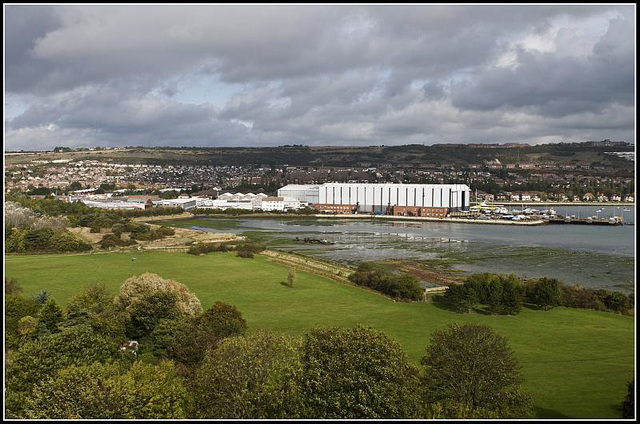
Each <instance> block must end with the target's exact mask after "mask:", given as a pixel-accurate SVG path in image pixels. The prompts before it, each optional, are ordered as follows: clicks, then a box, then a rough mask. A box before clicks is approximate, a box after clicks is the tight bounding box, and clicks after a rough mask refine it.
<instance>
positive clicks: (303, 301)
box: [5, 252, 634, 418]
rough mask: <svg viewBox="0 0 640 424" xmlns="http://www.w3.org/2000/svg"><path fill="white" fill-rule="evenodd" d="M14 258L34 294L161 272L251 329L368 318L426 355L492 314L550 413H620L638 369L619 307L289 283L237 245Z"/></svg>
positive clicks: (490, 320)
mask: <svg viewBox="0 0 640 424" xmlns="http://www.w3.org/2000/svg"><path fill="white" fill-rule="evenodd" d="M132 257H136V261H132V260H131V258H132ZM5 267H6V274H5V275H6V276H7V277H8V278H16V279H17V280H18V283H19V284H20V285H21V286H22V287H23V288H24V292H25V294H28V295H31V294H35V293H37V292H39V291H40V290H43V289H45V290H48V291H49V292H51V293H52V295H53V296H54V297H55V298H56V300H58V302H60V303H61V304H64V303H65V302H66V301H67V299H68V298H69V297H70V296H72V295H73V294H75V293H76V292H78V291H79V290H80V289H81V288H82V287H84V286H86V285H88V284H90V283H103V284H105V285H106V286H107V287H108V288H109V289H111V290H113V292H114V293H115V292H116V291H117V290H118V288H119V286H120V285H121V284H122V283H123V282H124V280H125V279H126V278H128V277H130V276H132V275H139V274H141V273H143V272H154V273H157V274H159V275H161V276H163V277H165V278H172V279H175V280H177V281H179V282H181V283H184V284H186V285H187V286H188V287H189V288H190V289H191V290H192V291H193V292H194V293H195V294H196V295H197V296H198V297H199V298H200V300H201V301H202V306H203V307H204V308H208V307H210V306H211V305H212V304H213V303H214V302H215V301H217V300H221V301H224V302H228V303H231V304H234V305H236V306H237V307H238V308H239V309H240V311H241V312H242V314H243V316H244V317H245V319H246V320H247V323H248V325H249V329H250V331H255V330H263V329H264V330H279V331H287V332H294V333H304V332H306V331H307V330H309V329H310V328H312V327H314V326H325V325H339V326H353V325H355V324H364V325H368V326H371V327H374V328H376V329H379V330H381V331H383V332H385V333H386V334H388V335H389V336H391V337H393V338H394V339H396V340H397V341H398V342H399V343H400V344H401V345H402V346H403V347H404V349H405V351H406V352H407V354H408V355H409V356H410V357H411V359H412V360H413V361H415V362H416V363H418V361H419V359H420V357H421V356H422V355H423V353H424V349H425V347H426V346H427V344H428V341H429V335H430V334H431V332H432V331H434V330H437V329H441V328H444V327H445V326H447V325H449V324H451V323H454V322H460V323H465V322H472V323H482V324H488V325H490V326H492V327H493V328H494V329H495V330H496V331H498V332H499V333H501V334H503V335H505V336H506V337H507V338H508V339H509V341H510V344H511V346H512V347H513V348H514V350H515V351H516V354H517V357H518V359H519V361H520V363H521V364H522V373H523V375H524V378H525V389H526V390H528V391H529V392H531V393H533V395H534V397H535V405H536V409H537V413H538V415H539V416H540V417H560V418H562V417H579V418H606V417H613V418H615V417H620V412H619V411H618V409H617V408H618V405H619V404H620V402H621V401H622V399H623V398H624V396H625V395H626V387H627V386H626V383H627V381H628V380H630V379H631V377H632V375H633V363H634V320H633V318H630V317H625V316H620V315H615V314H612V313H604V312H596V311H587V310H578V309H569V308H555V309H553V310H551V311H546V312H545V311H535V310H530V309H524V310H523V311H522V312H521V313H520V314H519V315H517V316H514V317H511V316H485V315H478V314H466V315H460V314H457V313H454V312H450V311H447V310H443V309H441V308H439V307H438V306H436V305H433V304H427V303H399V302H394V301H392V300H389V299H387V298H386V297H383V296H381V295H379V294H377V293H374V292H371V291H368V290H364V289H361V288H358V287H353V286H347V285H344V284H340V283H336V282H334V281H330V280H327V279H325V278H322V277H319V276H315V275H312V274H307V273H303V272H298V281H297V283H296V286H295V287H294V288H288V287H285V286H282V285H281V284H280V282H281V281H285V280H286V276H287V268H285V267H283V266H281V265H278V264H274V263H270V262H268V261H267V259H266V257H264V256H256V257H255V258H254V259H241V258H237V257H236V256H235V255H234V254H233V253H212V254H209V255H208V256H192V255H188V254H185V253H161V252H144V253H138V252H136V253H105V254H91V255H88V254H82V255H48V256H7V257H6V259H5Z"/></svg>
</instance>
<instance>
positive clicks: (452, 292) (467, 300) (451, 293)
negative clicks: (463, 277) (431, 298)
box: [442, 284, 477, 313]
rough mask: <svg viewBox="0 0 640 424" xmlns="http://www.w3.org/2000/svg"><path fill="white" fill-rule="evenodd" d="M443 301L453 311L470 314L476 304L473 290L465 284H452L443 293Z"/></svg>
mask: <svg viewBox="0 0 640 424" xmlns="http://www.w3.org/2000/svg"><path fill="white" fill-rule="evenodd" d="M442 297H443V301H444V302H445V303H446V304H447V305H448V306H449V307H450V308H451V309H453V310H454V311H456V312H460V313H468V312H471V309H472V308H473V306H474V305H475V303H476V299H477V297H476V293H475V290H474V289H473V288H472V287H470V286H468V285H466V284H452V285H450V286H449V288H448V289H447V291H446V292H445V293H444V296H442Z"/></svg>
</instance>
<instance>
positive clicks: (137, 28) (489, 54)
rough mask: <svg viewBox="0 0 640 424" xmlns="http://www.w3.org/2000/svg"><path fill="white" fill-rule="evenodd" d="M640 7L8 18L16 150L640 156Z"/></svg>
mask: <svg viewBox="0 0 640 424" xmlns="http://www.w3.org/2000/svg"><path fill="white" fill-rule="evenodd" d="M634 75H635V6H633V5H630V6H551V5H549V6H416V5H410V6H288V5H285V6H239V5H233V6H220V5H211V6H207V5H198V6H169V5H156V6H5V149H6V150H17V149H33V150H37V149H47V148H53V147H54V146H70V147H79V146H131V145H149V146H151V145H154V146H276V145H283V144H307V145H373V144H377V145H379V144H385V145H392V144H407V143H420V144H421V143H424V144H427V145H429V144H434V143H482V142H493V143H495V142H499V143H504V142H529V143H545V142H559V141H585V140H602V139H604V138H609V139H612V140H625V141H628V142H634V136H635V131H634V111H635V100H634V97H635V83H634Z"/></svg>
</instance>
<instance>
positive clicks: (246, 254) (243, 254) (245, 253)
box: [236, 250, 253, 259]
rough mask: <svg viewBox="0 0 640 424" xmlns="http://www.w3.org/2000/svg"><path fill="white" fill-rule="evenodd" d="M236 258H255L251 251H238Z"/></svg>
mask: <svg viewBox="0 0 640 424" xmlns="http://www.w3.org/2000/svg"><path fill="white" fill-rule="evenodd" d="M236 256H237V257H239V258H249V259H251V258H253V252H251V251H250V250H238V251H237V252H236Z"/></svg>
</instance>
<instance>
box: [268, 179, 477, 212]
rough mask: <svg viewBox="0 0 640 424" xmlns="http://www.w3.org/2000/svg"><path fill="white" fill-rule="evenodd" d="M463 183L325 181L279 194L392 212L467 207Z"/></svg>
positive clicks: (312, 201) (285, 188) (287, 189)
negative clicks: (402, 209)
mask: <svg viewBox="0 0 640 424" xmlns="http://www.w3.org/2000/svg"><path fill="white" fill-rule="evenodd" d="M469 191H470V189H469V186H467V185H465V184H393V183H382V184H372V183H325V184H322V185H299V184H296V185H293V184H291V185H287V186H284V187H282V188H281V189H279V190H278V196H287V197H292V198H296V199H298V200H300V201H301V202H309V203H312V204H316V205H350V206H353V207H354V210H355V211H357V212H370V213H371V212H374V213H375V212H380V213H385V214H390V213H392V210H393V207H394V206H397V207H416V208H447V209H448V211H460V210H468V209H469V200H470V194H469Z"/></svg>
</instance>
